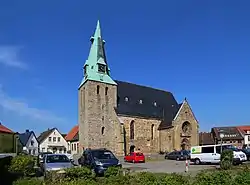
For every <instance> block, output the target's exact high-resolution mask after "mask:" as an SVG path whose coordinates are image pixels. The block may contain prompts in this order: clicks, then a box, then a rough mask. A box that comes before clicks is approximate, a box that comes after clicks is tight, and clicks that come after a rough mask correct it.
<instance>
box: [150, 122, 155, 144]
mask: <svg viewBox="0 0 250 185" xmlns="http://www.w3.org/2000/svg"><path fill="white" fill-rule="evenodd" d="M154 128H155V125H154V124H152V125H151V140H153V139H154Z"/></svg>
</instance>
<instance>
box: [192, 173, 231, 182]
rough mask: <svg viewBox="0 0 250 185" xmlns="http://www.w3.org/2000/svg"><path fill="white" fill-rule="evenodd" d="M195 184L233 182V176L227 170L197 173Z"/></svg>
mask: <svg viewBox="0 0 250 185" xmlns="http://www.w3.org/2000/svg"><path fill="white" fill-rule="evenodd" d="M192 184H195V185H217V184H227V185H230V184H232V176H231V174H230V173H229V172H227V171H214V172H206V171H204V172H201V173H199V174H197V175H196V177H195V183H192Z"/></svg>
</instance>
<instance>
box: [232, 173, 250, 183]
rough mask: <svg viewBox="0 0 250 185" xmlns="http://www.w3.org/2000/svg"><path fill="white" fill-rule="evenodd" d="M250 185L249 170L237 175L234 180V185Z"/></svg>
mask: <svg viewBox="0 0 250 185" xmlns="http://www.w3.org/2000/svg"><path fill="white" fill-rule="evenodd" d="M249 184H250V171H249V170H244V171H242V172H239V173H238V174H237V175H236V177H235V179H234V185H249Z"/></svg>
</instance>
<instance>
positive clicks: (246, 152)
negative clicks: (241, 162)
mask: <svg viewBox="0 0 250 185" xmlns="http://www.w3.org/2000/svg"><path fill="white" fill-rule="evenodd" d="M241 151H242V152H244V153H245V154H246V156H247V160H248V161H250V148H245V149H242V150H241Z"/></svg>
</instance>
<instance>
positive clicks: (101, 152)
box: [78, 148, 122, 175]
mask: <svg viewBox="0 0 250 185" xmlns="http://www.w3.org/2000/svg"><path fill="white" fill-rule="evenodd" d="M78 163H79V165H81V166H86V167H88V168H90V169H91V170H92V171H93V172H95V173H96V174H97V175H103V174H104V172H105V171H106V170H107V169H108V168H109V167H111V166H117V167H122V165H121V163H120V162H119V160H118V159H117V158H116V157H115V155H114V154H113V153H112V152H111V151H110V150H107V149H105V148H104V149H86V150H84V152H83V155H82V156H81V157H80V158H79V159H78Z"/></svg>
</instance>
